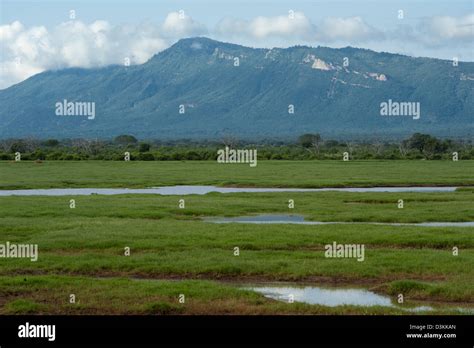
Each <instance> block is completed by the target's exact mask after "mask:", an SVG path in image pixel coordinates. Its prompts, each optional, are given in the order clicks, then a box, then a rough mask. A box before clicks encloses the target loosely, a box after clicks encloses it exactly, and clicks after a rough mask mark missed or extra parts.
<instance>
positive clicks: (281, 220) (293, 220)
mask: <svg viewBox="0 0 474 348" xmlns="http://www.w3.org/2000/svg"><path fill="white" fill-rule="evenodd" d="M205 221H208V222H213V223H218V224H225V223H232V222H236V223H242V224H296V225H332V224H349V225H353V224H370V225H391V226H424V227H472V226H474V221H465V222H419V223H397V222H350V221H305V219H304V217H303V216H301V215H289V214H288V215H276V214H262V215H256V216H239V217H234V218H209V219H206V220H205Z"/></svg>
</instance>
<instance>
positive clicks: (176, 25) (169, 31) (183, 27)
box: [163, 11, 207, 37]
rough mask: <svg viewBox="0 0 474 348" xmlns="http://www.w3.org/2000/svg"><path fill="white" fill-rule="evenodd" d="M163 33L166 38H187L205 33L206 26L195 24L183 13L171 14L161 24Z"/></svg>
mask: <svg viewBox="0 0 474 348" xmlns="http://www.w3.org/2000/svg"><path fill="white" fill-rule="evenodd" d="M163 32H164V33H165V34H166V35H168V36H179V37H187V36H193V35H200V34H205V33H207V29H206V26H204V25H202V24H200V23H197V22H195V21H194V20H193V19H192V18H191V17H190V16H188V15H187V14H185V13H184V11H183V12H171V13H168V15H167V16H166V19H165V22H164V23H163Z"/></svg>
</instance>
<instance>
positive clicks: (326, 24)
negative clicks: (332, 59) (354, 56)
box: [317, 17, 383, 42]
mask: <svg viewBox="0 0 474 348" xmlns="http://www.w3.org/2000/svg"><path fill="white" fill-rule="evenodd" d="M317 37H318V39H319V40H321V41H323V42H335V41H346V42H362V41H369V40H374V39H381V38H383V34H382V33H381V32H380V31H378V30H376V29H375V28H373V27H371V26H370V25H368V24H367V23H365V22H364V20H363V19H362V18H361V17H346V18H341V17H328V18H326V19H324V20H323V22H322V23H321V25H320V26H319V30H318V35H317Z"/></svg>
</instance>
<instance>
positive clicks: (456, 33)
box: [422, 13, 474, 44]
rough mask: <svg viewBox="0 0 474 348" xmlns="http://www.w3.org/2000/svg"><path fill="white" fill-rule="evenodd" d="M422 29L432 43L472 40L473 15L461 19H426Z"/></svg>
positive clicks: (473, 38) (441, 17) (473, 32)
mask: <svg viewBox="0 0 474 348" xmlns="http://www.w3.org/2000/svg"><path fill="white" fill-rule="evenodd" d="M422 28H424V29H425V30H423V31H425V32H428V33H429V34H430V35H429V37H430V40H431V41H433V42H441V41H446V40H459V41H470V42H471V44H472V40H474V13H471V14H468V15H466V16H461V17H450V16H436V17H432V18H429V19H426V20H425V21H424V22H423V23H422Z"/></svg>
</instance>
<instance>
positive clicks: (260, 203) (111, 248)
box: [0, 161, 474, 314]
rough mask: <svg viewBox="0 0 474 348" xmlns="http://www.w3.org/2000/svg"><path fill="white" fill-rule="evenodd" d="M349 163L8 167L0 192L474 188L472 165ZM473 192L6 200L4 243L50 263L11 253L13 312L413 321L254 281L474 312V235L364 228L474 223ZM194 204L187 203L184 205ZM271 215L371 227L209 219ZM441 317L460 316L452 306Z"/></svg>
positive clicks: (6, 272) (5, 274)
mask: <svg viewBox="0 0 474 348" xmlns="http://www.w3.org/2000/svg"><path fill="white" fill-rule="evenodd" d="M346 164H347V162H329V163H324V162H309V161H308V162H279V161H275V162H263V161H262V162H261V163H259V165H258V167H257V168H258V169H260V170H261V171H260V172H255V173H254V174H252V172H251V171H250V170H253V169H255V168H249V167H248V166H243V165H242V166H241V165H237V166H233V165H227V166H226V165H218V164H215V163H210V162H209V163H208V162H206V163H201V162H174V163H171V162H158V163H155V162H154V163H149V162H130V163H119V162H74V163H67V162H44V163H41V164H36V163H32V162H29V163H27V162H23V163H9V162H3V163H0V169H1V172H0V173H1V174H0V186H1V188H2V189H6V188H31V187H37V188H47V187H144V186H159V185H175V184H201V185H202V184H215V185H242V186H288V187H291V186H293V187H294V186H300V184H301V183H303V184H302V185H301V186H306V187H319V186H370V185H371V183H372V185H416V184H419V185H453V186H454V185H462V186H468V185H472V184H473V182H474V180H473V178H472V177H473V175H472V173H473V171H472V169H473V162H457V163H451V162H449V163H448V162H429V161H420V162H408V161H401V162H398V161H393V162H389V161H387V162H376V161H367V162H353V163H350V165H351V166H352V167H350V168H347V167H344V165H346ZM424 166H427V167H424ZM344 168H345V169H344ZM394 171H395V172H394ZM386 172H387V173H389V174H387V175H385V173H386ZM88 173H89V174H88ZM390 173H391V174H390ZM315 174H317V175H315ZM259 175H262V177H261V176H259ZM346 175H347V177H346ZM371 177H373V180H372V182H371V181H370V180H371ZM322 178H325V179H322ZM300 179H301V182H300ZM473 195H474V190H473V189H472V188H464V189H462V190H459V191H456V192H452V193H349V192H317V193H258V194H255V193H252V194H248V193H237V194H218V193H211V194H207V195H203V196H199V195H191V196H184V197H180V196H159V195H117V196H100V195H93V196H76V197H71V196H64V197H45V196H35V197H0V207H1V211H2V214H1V216H0V243H3V242H5V241H10V242H12V243H32V244H38V245H39V259H38V261H37V262H31V261H30V260H28V259H0V313H2V314H24V313H54V314H60V313H67V314H407V312H405V311H402V310H401V309H396V308H386V307H367V308H366V307H356V306H341V307H335V308H331V307H325V306H316V305H307V304H301V303H292V304H288V303H281V302H277V301H273V300H270V299H266V298H264V297H263V296H262V295H259V294H256V293H253V292H249V291H244V290H241V289H238V287H239V286H240V285H241V284H246V283H261V282H275V281H291V282H295V283H297V284H315V285H324V286H331V285H338V286H352V287H364V288H368V289H371V290H373V291H376V292H379V293H382V294H386V295H389V296H391V297H392V298H393V299H395V298H396V296H397V295H398V294H399V293H403V294H404V297H405V298H406V301H408V302H409V301H422V302H423V301H430V302H434V303H436V302H439V303H442V304H449V305H450V306H459V307H470V308H472V307H473V305H474V290H473V284H474V267H473V265H474V238H473V233H474V228H473V227H419V226H384V225H369V224H364V223H363V222H425V221H474V209H473V202H474V199H473ZM71 198H74V199H75V200H76V208H75V209H70V208H69V200H70V199H71ZM181 198H184V199H185V203H186V208H185V209H179V208H178V200H179V199H181ZM288 199H293V200H294V201H295V208H294V209H289V208H288ZM398 199H403V200H404V208H403V209H398V208H397V201H398ZM259 213H265V214H268V213H279V214H281V213H291V214H301V215H304V216H305V217H306V218H307V219H309V220H316V221H347V222H359V223H358V224H350V225H312V226H311V225H246V224H212V223H209V222H204V221H201V218H203V217H212V216H239V215H248V214H259ZM333 241H336V242H337V243H350V244H352V243H361V244H364V245H365V251H366V252H365V260H364V261H363V262H357V261H356V260H355V259H328V258H325V257H324V245H325V244H330V243H332V242H333ZM125 247H130V248H131V255H130V256H124V248H125ZM234 247H239V248H240V255H239V256H234V254H233V251H234ZM453 247H458V248H459V255H458V256H453V254H452V249H453ZM71 293H74V294H76V297H77V299H78V301H77V302H76V303H75V304H70V303H69V302H68V299H69V294H71ZM181 293H183V294H185V295H186V303H185V304H181V303H179V302H178V296H179V294H181ZM431 313H451V312H450V310H449V309H447V307H446V308H445V307H443V306H440V307H439V308H438V309H437V310H435V311H433V312H431Z"/></svg>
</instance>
